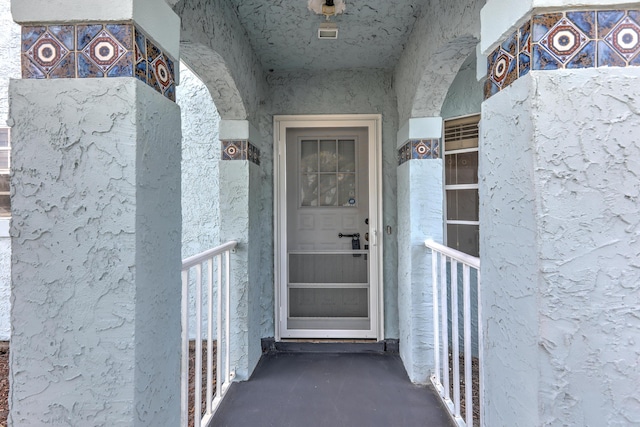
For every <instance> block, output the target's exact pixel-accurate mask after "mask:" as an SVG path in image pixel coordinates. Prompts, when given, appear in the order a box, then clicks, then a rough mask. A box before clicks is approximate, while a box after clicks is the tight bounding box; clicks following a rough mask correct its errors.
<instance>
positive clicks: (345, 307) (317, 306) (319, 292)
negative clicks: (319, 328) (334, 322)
mask: <svg viewBox="0 0 640 427" xmlns="http://www.w3.org/2000/svg"><path fill="white" fill-rule="evenodd" d="M289 301H290V302H291V305H290V309H289V316H290V317H298V318H301V317H314V318H317V317H329V318H336V317H361V318H366V317H367V316H369V290H368V289H367V288H291V289H289Z"/></svg>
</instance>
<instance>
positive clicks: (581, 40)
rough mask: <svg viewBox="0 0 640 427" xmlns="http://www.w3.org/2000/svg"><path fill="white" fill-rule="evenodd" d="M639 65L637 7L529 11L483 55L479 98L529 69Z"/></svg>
mask: <svg viewBox="0 0 640 427" xmlns="http://www.w3.org/2000/svg"><path fill="white" fill-rule="evenodd" d="M634 66H640V10H598V11H595V10H582V11H566V12H554V13H547V14H540V15H534V16H533V17H532V18H531V19H530V20H528V21H527V22H525V24H524V25H523V26H522V27H521V28H519V29H518V31H516V32H515V33H513V34H511V36H510V37H508V38H507V39H506V40H504V41H503V43H502V44H501V45H500V46H498V47H497V48H496V49H495V50H494V51H493V52H492V53H491V54H490V55H489V58H488V59H487V81H486V82H485V87H484V98H485V99H489V98H490V97H491V96H493V95H495V94H496V93H498V92H500V91H501V90H502V89H504V88H506V87H507V86H509V85H510V84H511V83H513V82H514V81H515V80H516V79H518V78H520V77H522V76H524V75H526V74H527V73H529V71H530V70H558V69H570V68H597V67H634Z"/></svg>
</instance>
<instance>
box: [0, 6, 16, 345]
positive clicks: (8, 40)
mask: <svg viewBox="0 0 640 427" xmlns="http://www.w3.org/2000/svg"><path fill="white" fill-rule="evenodd" d="M10 6H11V4H10V2H2V4H0V126H2V127H4V126H7V123H6V120H7V119H8V113H9V97H8V95H9V79H11V78H18V77H20V26H19V25H17V24H15V23H14V22H13V20H12V19H11V11H10ZM10 294H11V239H10V238H9V219H8V218H2V219H0V341H4V340H9V338H10V336H11V333H10V330H11V325H10V321H9V310H10V308H11V304H10V301H9V297H10Z"/></svg>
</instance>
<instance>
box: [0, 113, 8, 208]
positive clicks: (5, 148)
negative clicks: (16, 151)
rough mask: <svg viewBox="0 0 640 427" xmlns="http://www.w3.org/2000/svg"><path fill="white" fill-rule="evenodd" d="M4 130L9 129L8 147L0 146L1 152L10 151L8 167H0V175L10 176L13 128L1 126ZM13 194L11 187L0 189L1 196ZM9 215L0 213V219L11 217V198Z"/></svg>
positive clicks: (0, 129) (0, 128)
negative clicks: (4, 189)
mask: <svg viewBox="0 0 640 427" xmlns="http://www.w3.org/2000/svg"><path fill="white" fill-rule="evenodd" d="M2 130H6V131H7V146H6V147H0V152H4V151H6V152H8V155H7V168H6V169H5V168H3V169H0V175H3V176H5V175H6V176H7V177H9V176H10V174H11V128H10V127H7V126H0V131H2ZM10 195H11V189H10V188H9V189H8V190H7V191H3V190H1V189H0V196H10ZM8 208H9V215H2V214H1V213H0V219H7V218H11V200H9V206H8Z"/></svg>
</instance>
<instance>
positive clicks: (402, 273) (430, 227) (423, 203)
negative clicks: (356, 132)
mask: <svg viewBox="0 0 640 427" xmlns="http://www.w3.org/2000/svg"><path fill="white" fill-rule="evenodd" d="M442 176H443V175H442V160H410V161H408V162H406V163H403V164H402V165H400V166H399V167H398V252H399V260H398V306H399V307H400V315H399V317H400V322H399V330H400V357H401V358H402V361H403V363H404V366H405V369H406V370H407V374H408V375H409V378H410V379H411V381H413V382H414V383H421V384H425V383H427V382H428V380H429V375H430V374H431V373H432V372H433V367H434V357H433V299H432V298H433V294H432V288H431V286H430V280H429V278H430V277H431V255H430V253H429V252H428V251H427V248H425V246H424V241H425V240H426V239H428V238H431V239H433V240H435V241H436V242H440V243H442V241H443V235H442V231H443V227H442V223H443V206H442V188H443V184H442ZM425 184H426V185H427V186H428V188H425Z"/></svg>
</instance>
